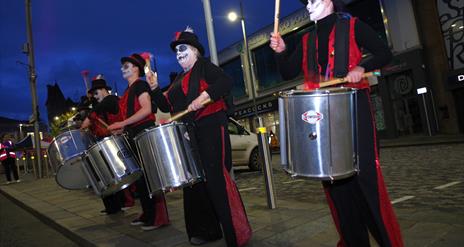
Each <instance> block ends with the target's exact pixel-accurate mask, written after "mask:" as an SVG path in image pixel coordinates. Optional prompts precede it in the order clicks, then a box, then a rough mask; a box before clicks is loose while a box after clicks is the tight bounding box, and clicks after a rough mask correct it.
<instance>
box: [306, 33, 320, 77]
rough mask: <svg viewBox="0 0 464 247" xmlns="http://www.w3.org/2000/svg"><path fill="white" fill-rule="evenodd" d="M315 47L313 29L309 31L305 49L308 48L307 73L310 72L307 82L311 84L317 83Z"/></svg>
mask: <svg viewBox="0 0 464 247" xmlns="http://www.w3.org/2000/svg"><path fill="white" fill-rule="evenodd" d="M316 46H317V28H313V29H312V30H310V31H309V38H308V39H307V47H308V54H307V56H308V71H310V73H309V75H310V76H311V78H309V80H310V81H311V82H319V68H318V62H317V54H316V51H317V49H316Z"/></svg>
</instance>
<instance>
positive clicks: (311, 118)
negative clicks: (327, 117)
mask: <svg viewBox="0 0 464 247" xmlns="http://www.w3.org/2000/svg"><path fill="white" fill-rule="evenodd" d="M323 118H324V115H322V113H320V112H317V111H314V110H310V111H307V112H305V113H303V114H302V115H301V119H302V120H303V121H305V122H307V123H310V124H316V123H317V122H319V121H321V120H322V119H323Z"/></svg>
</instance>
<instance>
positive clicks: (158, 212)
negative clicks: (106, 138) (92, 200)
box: [119, 79, 169, 226]
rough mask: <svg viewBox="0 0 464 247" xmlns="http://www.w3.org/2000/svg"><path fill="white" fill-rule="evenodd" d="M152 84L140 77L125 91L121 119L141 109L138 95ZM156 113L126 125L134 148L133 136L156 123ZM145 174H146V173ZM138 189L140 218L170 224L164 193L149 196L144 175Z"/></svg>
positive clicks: (155, 223)
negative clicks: (141, 211)
mask: <svg viewBox="0 0 464 247" xmlns="http://www.w3.org/2000/svg"><path fill="white" fill-rule="evenodd" d="M150 91H151V90H150V86H149V85H148V83H147V82H146V81H144V80H141V79H138V80H137V81H135V82H133V83H132V84H131V85H130V86H129V87H128V88H127V89H126V90H125V91H124V95H123V96H122V97H121V99H120V100H119V108H120V116H121V119H122V120H124V119H127V118H129V117H131V116H132V115H134V113H136V112H137V111H139V110H140V109H141V108H142V107H141V105H140V102H139V100H138V97H139V96H140V95H141V94H142V93H145V92H147V93H150ZM152 107H156V106H152ZM153 110H154V109H152V111H153ZM155 120H156V118H155V115H154V114H149V115H148V116H147V117H145V118H143V119H142V120H140V121H138V122H136V123H134V124H131V125H128V126H126V127H125V128H124V129H125V130H126V131H127V132H128V135H129V143H130V145H131V147H132V150H137V147H136V145H135V142H134V140H133V138H134V137H135V136H137V134H139V133H140V132H141V131H143V130H144V129H147V128H150V127H152V126H154V125H155ZM144 176H145V175H144ZM135 185H136V191H137V193H138V195H139V198H140V204H141V205H142V210H143V213H142V214H141V215H140V216H139V220H141V221H143V222H144V224H145V225H150V226H151V225H154V226H162V225H167V224H169V216H168V211H167V207H166V200H165V198H164V194H157V195H155V196H153V197H152V198H150V197H149V192H148V188H147V185H146V184H145V178H144V177H143V176H142V177H141V178H140V179H138V180H137V182H136V183H135Z"/></svg>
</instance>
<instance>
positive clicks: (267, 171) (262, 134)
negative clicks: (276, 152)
mask: <svg viewBox="0 0 464 247" xmlns="http://www.w3.org/2000/svg"><path fill="white" fill-rule="evenodd" d="M227 17H228V19H229V20H230V21H232V22H234V21H236V20H237V19H238V17H240V22H241V24H242V34H243V47H244V48H245V56H246V57H247V63H248V72H249V73H248V76H249V78H250V85H251V96H252V98H253V112H254V115H255V117H256V119H257V120H258V126H259V127H258V128H257V130H258V144H259V152H260V155H261V157H262V158H263V162H264V164H263V172H264V181H265V187H266V197H267V206H268V208H270V209H274V208H276V207H277V204H276V197H275V189H274V179H273V174H272V166H271V154H270V151H269V144H268V142H267V131H266V128H265V127H264V125H263V121H262V118H261V117H258V109H257V107H256V93H255V82H254V79H255V78H256V77H255V73H254V70H253V63H252V59H251V54H250V48H249V47H248V40H247V35H246V29H245V16H244V15H243V6H242V1H241V0H240V16H239V15H237V13H235V12H230V13H229V14H228V15H227ZM244 67H245V66H244Z"/></svg>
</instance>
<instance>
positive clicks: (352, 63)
mask: <svg viewBox="0 0 464 247" xmlns="http://www.w3.org/2000/svg"><path fill="white" fill-rule="evenodd" d="M356 19H357V18H350V34H349V44H350V48H349V51H348V52H349V59H348V71H350V70H352V69H353V68H355V67H356V66H358V65H359V63H360V62H361V59H362V52H361V50H360V49H359V47H358V45H357V44H356V37H355V31H354V27H355V23H356ZM308 39H309V33H306V34H305V35H303V38H302V45H303V61H302V69H303V74H304V81H305V86H306V89H315V88H319V83H318V82H313V81H311V76H310V71H309V70H308V60H307V59H308ZM315 40H316V55H315V57H316V61H319V60H318V55H317V54H318V52H317V50H318V43H317V40H318V39H317V38H316V39H315ZM334 43H335V25H334V27H333V28H332V31H331V32H330V35H329V44H328V50H327V52H328V54H327V58H328V64H329V65H328V66H329V74H328V75H329V80H330V79H333V73H334V64H335V56H336V55H334V54H335V46H334ZM318 68H319V74H321V66H320V65H319V63H318ZM343 86H345V87H352V88H369V81H368V80H366V79H362V80H361V81H360V82H359V83H346V84H343Z"/></svg>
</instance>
